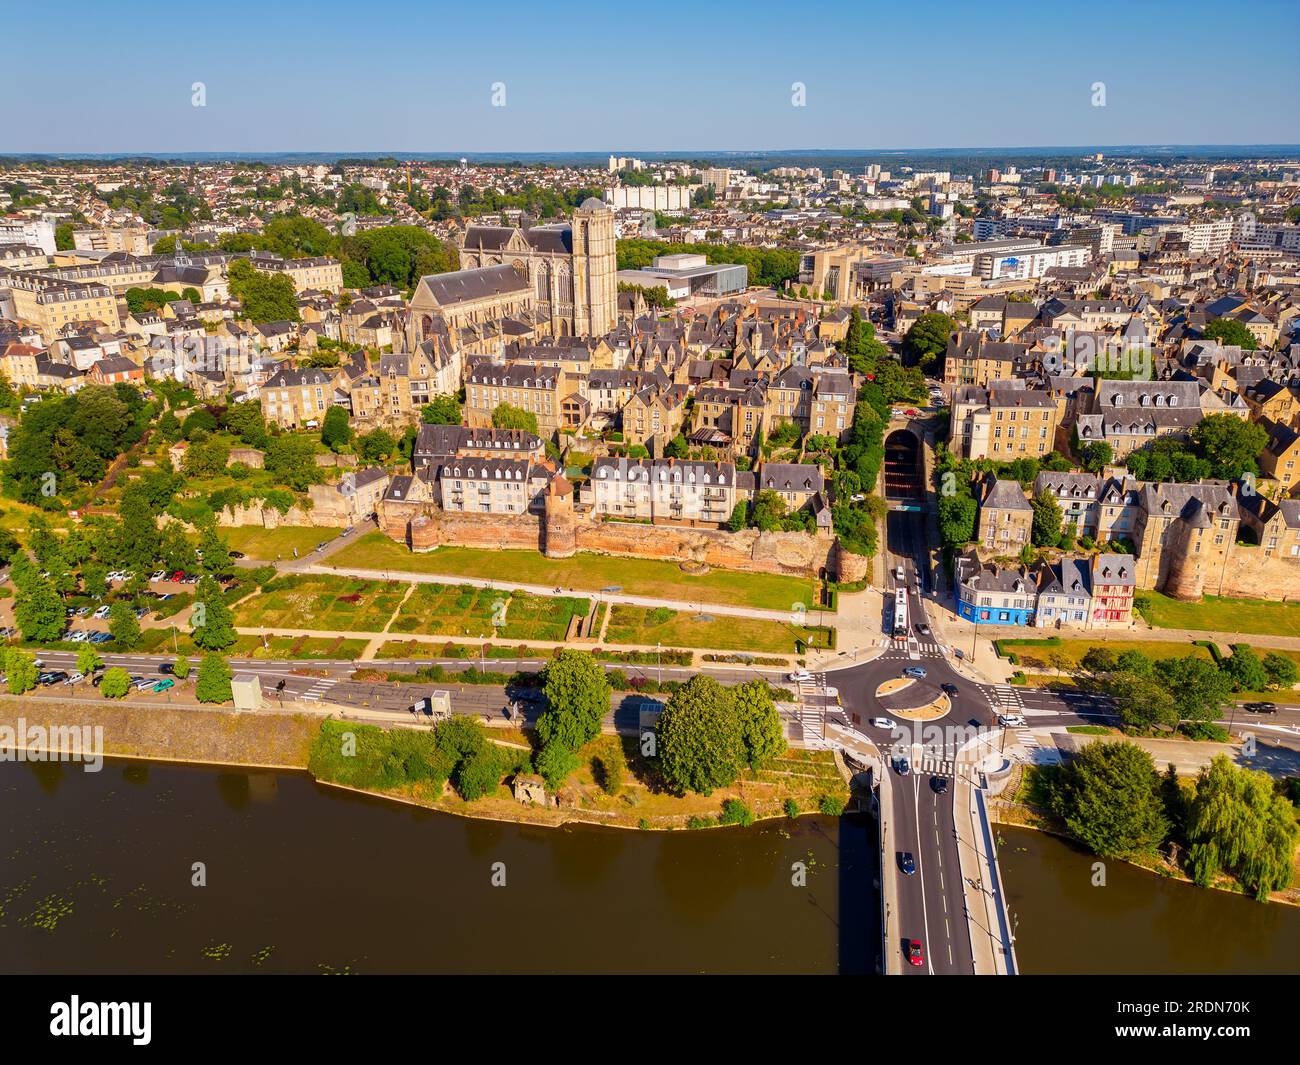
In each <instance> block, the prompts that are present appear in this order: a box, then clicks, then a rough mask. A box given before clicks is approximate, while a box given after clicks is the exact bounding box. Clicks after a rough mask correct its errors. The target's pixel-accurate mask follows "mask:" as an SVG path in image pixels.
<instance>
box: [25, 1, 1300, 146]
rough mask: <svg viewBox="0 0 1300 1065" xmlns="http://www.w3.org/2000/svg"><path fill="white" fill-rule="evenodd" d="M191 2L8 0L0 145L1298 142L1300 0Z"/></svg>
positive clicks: (726, 144)
mask: <svg viewBox="0 0 1300 1065" xmlns="http://www.w3.org/2000/svg"><path fill="white" fill-rule="evenodd" d="M204 6H205V7H211V10H210V11H208V10H204V9H203V7H199V6H194V5H185V4H175V3H170V4H166V5H163V4H155V3H153V2H152V0H145V2H139V3H134V2H133V3H130V4H125V5H106V4H104V3H103V2H102V0H97V2H95V3H82V2H81V0H71V2H66V0H65V2H62V3H59V4H39V3H37V4H25V5H8V6H7V8H6V10H5V13H4V17H3V25H4V28H5V34H6V36H7V37H10V36H11V37H12V39H13V40H14V41H16V42H17V43H18V47H17V48H15V49H13V50H12V51H11V52H10V53H9V59H7V61H6V62H5V64H3V65H2V66H0V100H5V101H10V102H11V103H12V102H13V101H15V100H21V101H22V103H21V104H20V105H19V106H16V107H14V106H6V107H5V108H4V109H3V111H0V152H23V151H50V152H55V151H88V152H94V151H105V152H118V151H123V152H128V151H161V152H168V151H177V152H180V151H381V150H392V151H398V152H401V151H407V152H415V151H427V152H438V151H465V152H474V151H520V152H525V151H578V150H596V151H606V150H609V151H618V152H630V151H635V150H637V149H640V150H645V151H651V150H672V151H683V152H686V151H691V150H699V151H703V150H707V149H776V148H791V149H808V148H845V149H849V148H862V149H869V148H890V147H893V148H924V147H958V148H961V147H981V146H1008V147H1009V146H1032V145H1088V144H1103V145H1110V144H1207V143H1208V144H1252V143H1287V144H1290V143H1300V106H1297V101H1300V43H1298V42H1300V4H1297V3H1295V0H1287V2H1272V0H1238V2H1236V3H1233V4H1230V5H1225V4H1223V3H1221V2H1219V3H1213V4H1211V3H1203V2H1201V0H1193V2H1183V3H1168V2H1165V0H1142V2H1141V3H1113V2H1112V0H1091V2H1086V3H1071V4H1068V5H1067V4H1065V3H1056V2H1054V0H1048V2H1045V3H1036V4H1026V3H1023V2H1019V3H1015V4H1011V3H1004V2H1002V0H986V2H983V3H978V2H967V3H958V2H950V0H930V2H927V3H917V2H915V0H913V2H909V3H891V4H889V5H883V4H878V3H875V2H872V0H858V2H856V3H846V2H841V0H823V2H822V3H820V4H812V5H798V4H790V3H789V2H788V0H787V2H785V3H780V4H777V3H768V2H766V0H755V2H751V3H740V4H733V3H719V2H714V3H699V2H696V3H680V2H678V0H637V2H634V3H629V4H627V5H620V4H618V3H617V2H615V3H609V2H608V0H606V2H605V3H601V4H585V5H572V4H568V3H565V2H564V0H554V2H548V3H539V2H536V0H534V2H531V3H519V2H516V0H496V2H483V0H478V2H473V0H471V2H464V0H461V2H458V3H455V4H451V5H449V4H446V3H444V2H439V0H432V2H430V0H425V2H424V3H412V2H406V0H397V2H388V3H374V4H369V5H367V4H359V3H355V2H353V3H349V4H342V3H338V2H336V0H318V2H316V3H313V4H310V5H305V4H301V3H298V2H296V0H289V2H283V3H282V2H278V0H261V2H259V3H250V2H247V0H228V2H225V3H222V2H220V0H218V2H216V3H213V4H211V5H204ZM792 13H802V14H792ZM73 27H77V28H78V31H77V33H75V34H72V33H70V31H71V29H72V28H73ZM19 57H21V58H19ZM196 81H198V82H203V83H204V85H205V86H206V92H207V105H206V106H205V107H193V106H192V105H191V85H192V84H193V83H194V82H196ZM1099 81H1100V82H1104V83H1105V86H1106V106H1105V107H1094V106H1092V96H1093V93H1092V85H1093V83H1094V82H1099ZM496 82H502V83H504V85H505V102H506V106H505V107H494V106H492V86H493V84H494V83H496ZM795 82H802V83H803V84H804V85H805V86H806V100H807V105H806V106H804V107H793V106H791V94H792V93H791V86H792V84H793V83H795Z"/></svg>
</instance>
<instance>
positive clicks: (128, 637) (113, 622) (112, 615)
mask: <svg viewBox="0 0 1300 1065" xmlns="http://www.w3.org/2000/svg"><path fill="white" fill-rule="evenodd" d="M108 631H109V632H110V633H112V634H113V642H114V643H116V644H117V646H118V647H120V648H122V649H123V650H126V651H129V650H130V649H131V648H132V647H134V646H135V645H136V644H137V643H139V642H140V621H139V619H138V618H137V617H136V616H135V611H134V610H133V609H132V608H131V604H130V603H128V602H127V601H126V600H125V599H119V600H118V601H117V602H115V603H114V604H113V605H112V606H111V607H109V610H108Z"/></svg>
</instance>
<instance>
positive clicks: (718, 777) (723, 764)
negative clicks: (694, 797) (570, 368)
mask: <svg viewBox="0 0 1300 1065" xmlns="http://www.w3.org/2000/svg"><path fill="white" fill-rule="evenodd" d="M657 733H658V741H659V765H660V771H661V772H662V774H663V778H664V782H665V783H666V784H667V785H668V787H669V788H671V789H672V790H673V791H675V792H677V793H678V794H684V793H685V792H687V791H696V792H699V793H700V794H702V795H709V794H711V793H712V792H713V789H714V788H725V787H727V786H728V785H730V784H731V783H733V782H734V781H735V779H736V777H737V775H738V774H739V773H740V767H741V766H742V765H743V764H744V760H745V744H744V740H743V738H742V736H741V730H740V720H739V718H738V717H737V716H736V713H735V705H734V701H733V699H732V696H731V693H730V692H728V691H727V689H726V688H724V687H723V686H722V685H721V684H719V683H718V682H717V681H716V680H714V679H713V678H712V677H710V676H707V675H705V674H697V675H696V676H694V677H692V678H691V679H690V680H688V681H687V682H686V683H685V684H683V685H682V686H681V687H680V688H678V689H677V691H675V692H673V694H672V696H671V697H670V698H669V700H668V703H667V705H666V706H665V707H664V711H663V714H661V715H660V718H659V727H658V730H657Z"/></svg>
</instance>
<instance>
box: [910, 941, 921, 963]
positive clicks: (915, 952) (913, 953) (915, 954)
mask: <svg viewBox="0 0 1300 1065" xmlns="http://www.w3.org/2000/svg"><path fill="white" fill-rule="evenodd" d="M907 960H908V961H910V962H911V963H912V964H913V965H924V964H925V955H924V954H923V953H922V951H921V941H920V940H919V939H909V940H908V941H907Z"/></svg>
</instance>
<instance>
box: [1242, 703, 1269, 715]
mask: <svg viewBox="0 0 1300 1065" xmlns="http://www.w3.org/2000/svg"><path fill="white" fill-rule="evenodd" d="M1241 708H1242V709H1243V710H1246V711H1248V712H1250V713H1252V714H1276V713H1277V703H1242V704H1241Z"/></svg>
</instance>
